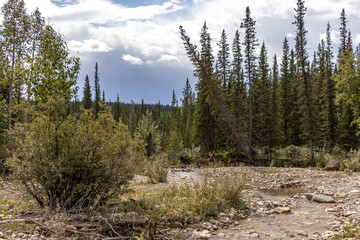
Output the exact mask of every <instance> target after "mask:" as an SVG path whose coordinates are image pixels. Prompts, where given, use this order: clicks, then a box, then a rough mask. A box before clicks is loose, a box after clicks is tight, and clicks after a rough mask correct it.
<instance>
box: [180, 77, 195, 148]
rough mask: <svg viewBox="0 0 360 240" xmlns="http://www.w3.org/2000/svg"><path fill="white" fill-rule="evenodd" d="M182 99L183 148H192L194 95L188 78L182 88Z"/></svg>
mask: <svg viewBox="0 0 360 240" xmlns="http://www.w3.org/2000/svg"><path fill="white" fill-rule="evenodd" d="M182 94H183V99H182V108H183V111H182V124H181V126H182V142H183V144H184V147H185V148H192V147H193V143H194V126H193V125H194V110H195V109H194V101H195V95H194V93H193V91H192V88H191V85H190V83H189V79H188V78H187V79H186V84H185V87H184V89H183V92H182Z"/></svg>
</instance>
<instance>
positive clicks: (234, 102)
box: [229, 30, 249, 156]
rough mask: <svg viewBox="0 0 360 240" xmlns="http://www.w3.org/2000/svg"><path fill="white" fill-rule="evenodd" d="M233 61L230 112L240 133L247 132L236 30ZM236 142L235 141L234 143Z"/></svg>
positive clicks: (244, 98) (244, 97) (245, 101)
mask: <svg viewBox="0 0 360 240" xmlns="http://www.w3.org/2000/svg"><path fill="white" fill-rule="evenodd" d="M232 53H233V61H232V65H231V66H232V70H231V74H230V82H229V84H230V85H231V89H230V97H229V98H230V104H231V110H232V111H233V112H234V116H235V119H236V121H237V122H238V124H239V128H240V131H241V132H247V129H248V119H249V117H248V116H247V115H248V114H247V105H248V104H247V103H248V99H247V95H246V84H245V82H244V71H243V67H242V62H243V57H242V53H241V41H240V34H239V30H236V32H235V37H234V41H233V45H232ZM235 142H236V141H235ZM235 148H236V151H237V154H238V155H239V156H240V155H241V153H242V150H241V148H240V146H239V145H238V144H236V146H235Z"/></svg>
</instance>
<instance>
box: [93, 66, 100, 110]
mask: <svg viewBox="0 0 360 240" xmlns="http://www.w3.org/2000/svg"><path fill="white" fill-rule="evenodd" d="M94 88H95V99H94V113H95V116H97V115H98V113H99V111H100V101H101V99H100V94H101V93H100V84H99V72H98V63H95V84H94Z"/></svg>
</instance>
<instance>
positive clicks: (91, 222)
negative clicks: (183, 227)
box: [0, 214, 171, 240]
mask: <svg viewBox="0 0 360 240" xmlns="http://www.w3.org/2000/svg"><path fill="white" fill-rule="evenodd" d="M9 223H26V224H33V225H35V226H37V227H38V228H39V229H40V231H41V232H42V234H43V235H46V236H47V237H50V236H52V235H54V234H56V232H55V231H56V230H53V229H52V227H51V224H52V223H53V222H52V221H51V218H50V219H49V217H45V216H44V217H43V218H40V217H38V216H36V217H35V216H34V217H30V216H26V217H18V218H2V219H1V218H0V225H5V224H9ZM63 224H64V225H65V227H64V229H63V230H64V232H65V235H66V236H68V237H72V236H73V235H76V236H77V237H78V238H79V239H94V240H95V239H99V240H100V239H101V240H117V239H119V240H120V239H121V240H122V239H124V240H126V239H134V238H135V236H140V235H142V236H143V238H144V239H147V240H157V239H164V240H167V239H171V237H170V236H169V235H168V234H166V233H165V232H166V230H164V231H161V230H160V229H158V226H159V223H158V220H156V221H152V220H151V219H150V218H149V219H148V220H145V219H139V220H118V221H116V220H113V219H111V220H110V219H107V218H104V217H93V218H89V217H87V216H85V215H70V214H69V215H66V220H64V221H63ZM3 238H5V239H6V236H3Z"/></svg>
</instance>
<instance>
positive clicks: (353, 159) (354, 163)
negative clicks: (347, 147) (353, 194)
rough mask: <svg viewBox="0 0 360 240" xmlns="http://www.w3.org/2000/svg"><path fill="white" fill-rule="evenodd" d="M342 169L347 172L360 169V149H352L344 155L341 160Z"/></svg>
mask: <svg viewBox="0 0 360 240" xmlns="http://www.w3.org/2000/svg"><path fill="white" fill-rule="evenodd" d="M340 169H341V170H342V171H345V172H358V171H360V151H358V150H352V151H350V152H349V153H348V154H346V155H343V156H342V159H341V161H340Z"/></svg>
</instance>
